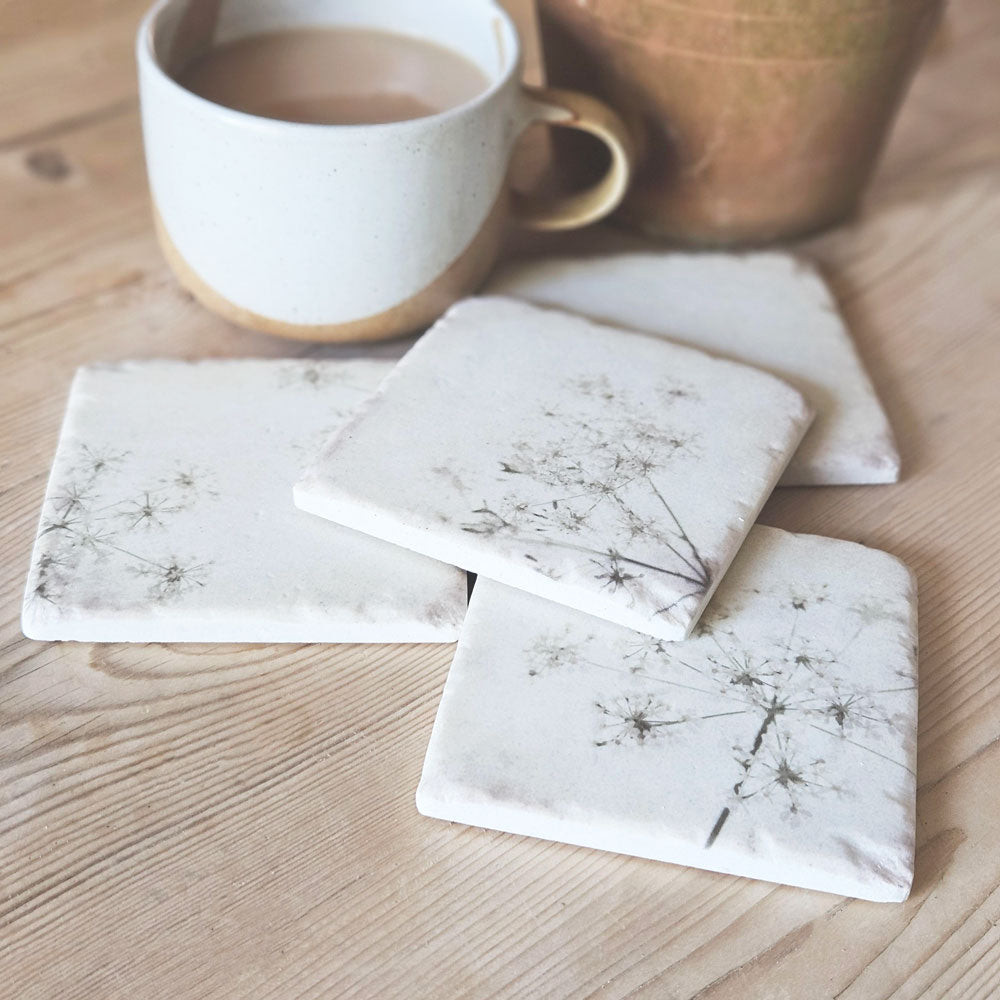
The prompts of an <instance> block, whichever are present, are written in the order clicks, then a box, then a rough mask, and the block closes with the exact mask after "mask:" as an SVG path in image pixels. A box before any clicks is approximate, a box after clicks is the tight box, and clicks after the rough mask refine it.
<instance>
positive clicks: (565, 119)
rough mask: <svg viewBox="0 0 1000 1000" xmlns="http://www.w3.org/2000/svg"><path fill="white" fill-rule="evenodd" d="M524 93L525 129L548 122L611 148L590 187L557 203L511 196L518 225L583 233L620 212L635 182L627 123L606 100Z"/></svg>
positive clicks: (536, 90) (557, 92)
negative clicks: (583, 228) (586, 134)
mask: <svg viewBox="0 0 1000 1000" xmlns="http://www.w3.org/2000/svg"><path fill="white" fill-rule="evenodd" d="M523 91H524V97H525V100H526V102H527V116H528V121H527V123H526V125H534V124H535V123H536V122H544V123H546V124H548V125H554V126H556V127H558V128H575V129H579V130H580V131H581V132H589V133H590V134H591V135H593V136H596V137H597V138H598V139H600V140H601V141H602V142H603V143H604V144H605V145H606V146H607V147H608V150H609V152H610V153H611V165H610V166H609V167H608V170H607V172H606V173H605V175H604V176H603V177H602V178H601V179H600V180H599V181H596V182H595V183H594V184H593V185H591V186H590V187H588V188H586V189H585V190H583V191H576V192H574V193H573V194H567V195H563V196H561V197H557V198H555V199H553V198H541V197H538V196H537V195H529V194H524V193H522V192H520V191H512V192H511V217H512V219H513V221H514V223H515V224H517V225H519V226H521V227H522V228H524V229H534V230H541V231H554V230H559V229H579V228H580V227H581V226H587V225H589V224H590V223H592V222H597V221H598V219H603V218H604V216H606V215H609V214H610V213H611V212H613V211H614V210H615V209H616V208H617V207H618V205H619V203H620V202H621V200H622V198H624V197H625V192H626V191H627V190H628V185H629V181H630V180H631V178H632V167H633V164H634V162H635V144H634V143H633V141H632V137H631V136H630V135H629V131H628V128H627V127H626V125H625V122H624V121H622V119H621V118H620V117H619V115H618V114H617V113H616V112H614V111H613V110H612V109H611V108H610V107H608V105H607V104H605V103H604V102H603V101H599V100H598V99H597V98H596V97H589V96H588V95H586V94H581V93H579V92H578V91H575V90H561V89H559V88H556V87H531V86H528V85H524V86H523Z"/></svg>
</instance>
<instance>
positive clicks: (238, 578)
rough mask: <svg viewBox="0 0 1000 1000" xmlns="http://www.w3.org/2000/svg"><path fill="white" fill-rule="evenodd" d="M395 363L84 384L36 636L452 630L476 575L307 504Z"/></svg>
mask: <svg viewBox="0 0 1000 1000" xmlns="http://www.w3.org/2000/svg"><path fill="white" fill-rule="evenodd" d="M392 367H393V365H392V363H391V362H387V361H370V360H357V361H316V362H310V361H202V362H198V363H187V362H178V361H148V362H139V361H136V362H127V363H124V364H119V365H108V366H99V367H92V368H83V369H81V370H80V371H79V372H78V373H77V375H76V379H75V381H74V382H73V387H72V390H71V392H70V398H69V403H68V406H67V411H66V417H65V421H64V423H63V428H62V435H61V437H60V440H59V447H58V451H57V453H56V458H55V462H54V464H53V467H52V474H51V478H50V480H49V486H48V490H47V492H46V495H45V501H44V506H43V508H42V515H41V522H40V525H39V530H38V538H37V540H36V542H35V549H34V554H33V556H32V563H31V570H30V574H29V578H28V587H27V593H26V595H25V603H24V613H23V618H22V622H23V628H24V632H25V635H27V636H29V637H30V638H33V639H78V640H84V641H92V642H124V641H137V642H182V641H194V642H209V641H225V642H450V641H453V640H454V639H456V638H457V635H458V631H459V627H460V624H461V621H462V618H463V617H464V614H465V609H466V581H465V574H464V573H461V572H460V571H458V570H456V569H454V568H452V567H450V566H446V565H443V564H442V563H437V562H434V561H432V560H430V559H427V558H425V557H423V556H418V555H415V554H413V553H412V552H407V551H406V550H403V549H397V548H396V547H395V546H392V545H389V544H387V543H385V542H382V541H378V540H376V539H373V538H368V537H366V536H364V535H359V534H357V533H356V532H353V531H350V530H349V529H347V528H341V527H338V526H337V525H333V524H330V523H329V522H327V521H324V520H322V519H321V518H316V517H311V516H310V515H308V514H305V513H303V512H302V511H300V510H298V509H297V508H296V507H295V505H294V503H293V501H292V484H293V483H294V482H295V479H296V478H297V477H298V475H299V474H300V473H301V470H302V468H303V466H304V465H305V463H306V461H307V458H308V457H310V456H311V455H314V454H315V451H316V449H317V448H319V447H320V445H321V443H322V442H323V441H324V440H326V438H327V437H328V436H329V435H330V434H331V433H332V432H333V431H334V430H336V428H338V427H339V426H340V425H341V424H343V423H344V421H346V420H347V419H348V418H349V417H350V416H351V415H352V414H353V412H354V411H355V409H356V408H357V406H358V404H359V403H360V402H362V401H363V400H364V399H365V398H367V397H368V396H369V395H370V394H371V392H372V391H373V390H374V389H375V388H376V386H377V385H378V384H379V382H381V380H382V379H383V378H384V377H385V375H386V373H387V372H389V371H390V370H391V369H392Z"/></svg>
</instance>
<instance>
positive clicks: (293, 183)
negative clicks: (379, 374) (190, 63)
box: [137, 0, 632, 341]
mask: <svg viewBox="0 0 1000 1000" xmlns="http://www.w3.org/2000/svg"><path fill="white" fill-rule="evenodd" d="M310 26H323V27H331V26H332V27H338V26H343V27H345V28H348V27H349V28H365V29H374V30H382V31H387V32H393V33H396V34H404V35H411V36H416V37H418V38H422V39H426V40H429V41H432V42H436V43H437V44H439V45H443V46H445V47H446V48H449V49H451V50H452V51H455V52H457V53H460V54H461V55H463V56H465V58H467V59H469V60H471V61H472V62H473V63H474V64H475V65H476V66H478V67H479V68H480V69H481V70H482V71H483V73H484V74H485V75H486V77H487V79H488V80H489V85H488V87H487V88H486V89H485V90H484V91H483V92H481V93H480V94H478V95H477V96H476V97H475V98H473V99H472V100H470V101H468V102H467V103H465V104H461V105H459V106H457V107H455V108H451V109H449V110H446V111H444V112H441V113H439V114H434V115H430V116H428V117H425V118H415V119H410V120H406V121H400V122H390V123H386V124H374V125H319V124H302V123H297V122H286V121H279V120H275V119H269V118H262V117H258V116H256V115H251V114H245V113H243V112H240V111H235V110H232V109H230V108H226V107H223V106H221V105H218V104H213V103H212V102H210V101H207V100H204V99H203V98H201V97H198V96H196V95H195V94H193V93H191V92H190V91H188V90H186V89H185V88H183V87H182V86H181V85H180V84H178V83H177V82H176V81H175V80H174V79H173V77H172V76H171V75H170V74H171V71H173V70H175V69H176V68H177V67H178V66H179V65H182V64H183V63H184V62H185V61H186V60H187V59H189V58H191V57H192V56H193V55H194V54H196V53H198V52H201V51H204V50H205V49H206V48H207V47H209V46H210V45H213V44H222V43H225V42H228V41H231V40H234V39H237V38H241V37H245V36H248V35H255V34H260V33H264V32H267V31H274V30H280V29H283V28H305V27H310ZM137 58H138V64H139V91H140V97H141V106H142V127H143V138H144V142H145V147H146V164H147V169H148V173H149V183H150V188H151V192H152V199H153V211H154V216H155V220H156V228H157V234H158V237H159V240H160V245H161V247H162V249H163V252H164V254H165V256H166V258H167V260H168V262H169V263H170V266H171V268H172V269H173V270H174V272H175V274H176V275H177V277H178V279H179V280H180V282H181V284H182V285H184V286H185V287H186V288H187V289H188V290H189V291H191V292H192V293H193V294H194V296H195V297H196V298H197V299H199V300H200V301H201V302H202V303H203V304H204V305H205V306H207V307H208V308H209V309H211V310H213V311H214V312H216V313H219V314H221V315H222V316H224V317H225V318H227V319H229V320H232V321H233V322H235V323H237V324H239V325H241V326H246V327H250V328H252V329H256V330H262V331H265V332H267V333H273V334H278V335H281V336H286V337H295V338H300V339H309V340H326V341H340V340H371V339H381V338H387V337H393V336H397V335H399V334H403V333H407V332H410V331H413V330H416V329H419V328H420V327H422V326H425V325H427V324H428V323H430V322H431V321H433V320H434V319H436V318H437V317H438V316H439V315H440V314H441V313H442V312H444V310H445V309H447V307H448V306H449V305H450V304H451V303H452V302H454V301H455V300H456V299H458V298H460V297H462V296H463V295H466V294H468V293H470V292H472V291H474V290H475V288H476V287H477V286H478V285H479V284H480V283H481V282H482V280H483V279H484V278H485V277H486V275H487V273H488V272H489V270H490V268H491V267H492V265H493V263H494V262H495V260H496V257H497V254H498V252H499V249H500V243H501V239H502V234H503V230H504V227H505V224H506V223H507V221H508V219H511V220H512V221H513V222H514V223H516V224H518V225H521V226H525V227H528V228H532V229H570V228H574V227H578V226H584V225H587V224H589V223H591V222H595V221H596V220H598V219H600V218H602V217H603V216H605V215H607V214H608V213H609V212H611V211H612V210H613V209H614V208H615V207H616V206H617V205H618V204H619V202H620V201H621V199H622V197H623V196H624V194H625V191H626V189H627V187H628V183H629V179H630V174H631V163H632V151H631V143H630V140H629V135H628V132H627V130H626V128H625V126H624V124H623V123H622V121H621V120H620V118H619V117H618V116H617V115H616V114H615V112H613V111H612V110H611V109H610V108H609V107H608V106H607V105H605V104H603V103H601V102H600V101H598V100H596V99H594V98H590V97H587V96H585V95H583V94H580V93H576V92H573V91H564V90H552V89H536V88H530V87H526V86H524V85H522V84H521V82H520V70H521V57H520V45H519V42H518V37H517V32H516V30H515V28H514V25H513V24H512V22H511V20H510V18H509V17H508V16H507V14H506V13H505V12H504V11H503V10H501V9H500V8H499V7H497V6H496V5H495V4H494V3H492V2H490V0H422V2H421V3H413V2H412V0H381V2H379V3H372V2H371V0H310V2H305V3H304V2H302V0H260V2H256V3H253V4H248V3H242V2H240V0H160V2H159V3H157V4H156V5H155V6H154V7H153V8H152V9H151V10H150V11H149V13H148V14H147V15H146V17H145V19H144V20H143V23H142V25H141V27H140V29H139V35H138V40H137ZM536 122H547V123H549V124H552V125H557V126H568V127H570V128H575V129H581V130H583V131H585V132H589V133H591V134H593V135H595V136H597V137H598V138H599V139H601V140H602V141H603V142H604V143H605V144H606V146H607V147H608V150H609V152H610V165H609V167H608V169H607V171H606V173H605V174H604V176H603V177H602V178H600V179H599V180H598V181H597V183H595V184H594V185H593V186H592V187H590V188H588V189H587V190H584V191H582V192H577V193H575V194H571V195H566V196H563V197H561V198H556V199H552V200H548V201H542V200H539V199H531V198H528V197H526V196H523V195H520V194H518V193H516V192H509V191H508V185H507V172H508V167H509V164H510V159H511V156H512V153H513V149H514V145H515V143H516V141H517V139H518V137H519V136H520V134H521V133H522V132H523V131H524V129H525V128H527V127H528V126H529V125H531V124H533V123H536Z"/></svg>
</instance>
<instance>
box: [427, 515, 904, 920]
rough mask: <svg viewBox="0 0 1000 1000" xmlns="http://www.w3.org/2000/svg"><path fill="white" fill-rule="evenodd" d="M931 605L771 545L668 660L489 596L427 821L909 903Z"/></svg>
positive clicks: (813, 540) (726, 585)
mask: <svg viewBox="0 0 1000 1000" xmlns="http://www.w3.org/2000/svg"><path fill="white" fill-rule="evenodd" d="M916 639H917V623H916V592H915V583H914V580H913V577H912V575H911V574H910V572H909V570H908V569H907V568H906V567H905V566H904V565H903V564H902V563H900V562H899V561H898V560H897V559H895V558H893V557H892V556H890V555H887V554H886V553H884V552H879V551H877V550H874V549H868V548H865V547H863V546H861V545H855V544H853V543H851V542H841V541H835V540H832V539H828V538H819V537H816V536H810V535H791V534H788V533H786V532H783V531H778V530H776V529H773V528H764V527H755V528H754V529H753V531H752V532H751V533H750V537H749V538H748V539H747V541H746V543H745V544H744V546H743V548H742V549H741V550H740V553H739V555H738V556H737V558H736V560H735V562H734V563H733V565H732V567H731V569H730V570H729V572H728V573H727V574H726V578H725V580H723V582H722V584H721V586H720V587H719V590H718V592H717V593H716V595H715V597H714V598H713V600H712V603H711V604H710V605H709V607H708V609H707V610H706V612H705V614H704V616H703V618H702V621H701V623H700V624H699V626H698V629H697V633H696V638H692V639H689V640H687V641H686V642H680V643H663V642H660V641H659V640H657V639H653V638H649V637H647V636H643V635H640V634H638V633H635V632H630V631H628V630H627V629H623V628H620V627H618V626H615V625H611V624H608V623H606V622H601V621H598V620H597V619H594V618H591V617H589V616H587V615H583V614H580V613H579V612H576V611H572V610H570V609H568V608H563V607H560V606H559V605H555V604H552V603H550V602H548V601H544V600H541V599H539V598H537V597H533V596H531V595H529V594H525V593H523V592H520V591H516V590H512V589H510V588H508V587H505V586H503V585H501V584H498V583H494V582H492V581H490V580H485V579H483V578H480V579H479V581H478V582H477V584H476V587H475V590H474V592H473V595H472V601H471V604H470V607H469V615H468V618H467V620H466V625H465V629H464V630H463V632H462V637H461V639H460V640H459V644H458V650H457V652H456V655H455V661H454V663H453V664H452V667H451V672H450V674H449V675H448V680H447V683H446V685H445V689H444V694H443V696H442V698H441V704H440V708H439V710H438V715H437V720H436V721H435V723H434V730H433V734H432V736H431V740H430V746H429V747H428V750H427V758H426V761H425V763H424V771H423V777H422V779H421V781H420V787H419V789H418V791H417V807H418V808H419V810H420V811H421V812H422V813H424V814H426V815H428V816H435V817H438V818H440V819H446V820H454V821H457V822H461V823H468V824H471V825H475V826H482V827H488V828H491V829H496V830H505V831H508V832H511V833H519V834H525V835H528V836H533V837H542V838H545V839H547V840H556V841H563V842H566V843H570V844H579V845H583V846H586V847H596V848H600V849H602V850H608V851H615V852H618V853H622V854H632V855H637V856H639V857H645V858H653V859H655V860H659V861H671V862H675V863H677V864H684V865H693V866H696V867H698V868H707V869H710V870H712V871H719V872H728V873H731V874H734V875H744V876H748V877H750V878H759V879H766V880H768V881H772V882H782V883H786V884H788V885H797V886H803V887H805V888H808V889H820V890H823V891H825V892H835V893H841V894H843V895H849V896H858V897H861V898H864V899H873V900H883V901H893V900H902V899H905V898H906V896H907V895H908V894H909V890H910V883H911V881H912V876H913V846H914V802H915V794H916V782H915V767H916V734H917V678H916Z"/></svg>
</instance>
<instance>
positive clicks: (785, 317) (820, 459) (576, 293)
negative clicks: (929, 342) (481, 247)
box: [491, 253, 899, 486]
mask: <svg viewBox="0 0 1000 1000" xmlns="http://www.w3.org/2000/svg"><path fill="white" fill-rule="evenodd" d="M491 290H492V291H494V292H496V293H497V294H501V295H513V296H516V297H517V298H521V299H526V300H528V301H530V302H535V303H537V304H539V305H546V306H551V307H557V308H561V309H569V310H572V311H574V312H577V313H580V314H582V315H585V316H588V317H590V318H591V319H595V320H599V321H601V322H605V323H613V324H616V325H620V326H626V327H631V328H632V329H636V330H644V331H647V332H649V333H655V334H658V335H661V336H664V337H669V338H670V339H671V340H675V341H677V342H678V343H682V344H687V345H689V346H691V347H698V348H701V349H702V350H705V351H709V352H711V353H712V354H717V355H719V356H722V357H728V358H732V359H733V360H734V361H744V362H746V363H747V364H752V365H756V366H757V367H759V368H762V369H764V370H765V371H769V372H771V373H772V374H774V375H779V376H780V377H781V378H783V379H786V380H787V381H788V382H790V383H791V384H792V385H794V386H796V387H797V388H798V389H800V390H801V392H802V394H803V395H804V396H805V397H806V399H807V400H809V403H810V404H811V405H812V407H813V409H814V410H815V411H816V420H815V421H814V422H813V425H812V427H810V428H809V431H808V433H807V434H806V436H805V437H804V438H803V440H802V444H801V445H799V448H798V450H797V451H796V452H795V455H794V456H793V457H792V460H791V462H790V463H789V465H788V468H787V469H785V472H784V474H783V475H782V477H781V482H780V483H779V485H781V486H818V485H834V484H838V483H841V484H844V483H894V482H896V480H897V479H898V478H899V454H898V453H897V451H896V445H895V443H894V441H893V436H892V430H891V428H890V427H889V422H888V420H887V419H886V416H885V413H884V412H883V410H882V406H881V404H880V403H879V401H878V398H877V397H876V395H875V390H874V388H873V387H872V384H871V380H870V379H869V378H868V374H867V372H866V371H865V369H864V366H863V365H862V363H861V359H860V358H859V357H858V354H857V351H856V350H855V349H854V344H853V343H852V341H851V337H850V334H849V333H848V331H847V328H846V326H845V324H844V321H843V319H841V317H840V314H839V312H838V311H837V305H836V303H835V302H834V300H833V297H832V296H831V295H830V292H829V290H828V289H827V287H826V284H825V283H824V282H823V279H822V278H821V277H820V276H819V275H818V274H817V273H816V272H815V271H814V270H813V269H812V268H810V267H809V266H808V265H806V264H804V263H802V262H801V261H799V260H797V259H796V258H794V257H790V256H788V255H787V254H779V253H757V254H744V255H732V254H712V253H703V254H681V253H627V254H619V255H612V256H601V257H587V258H554V259H551V260H541V261H526V262H523V263H516V264H512V265H510V266H509V267H508V268H506V269H505V270H504V271H503V272H501V274H500V275H499V276H498V277H497V278H496V279H495V280H494V281H493V283H492V285H491Z"/></svg>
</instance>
